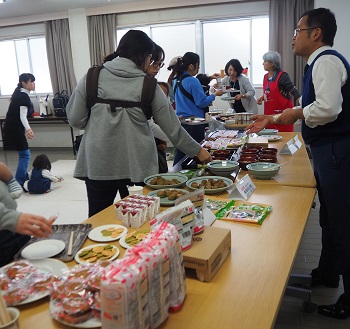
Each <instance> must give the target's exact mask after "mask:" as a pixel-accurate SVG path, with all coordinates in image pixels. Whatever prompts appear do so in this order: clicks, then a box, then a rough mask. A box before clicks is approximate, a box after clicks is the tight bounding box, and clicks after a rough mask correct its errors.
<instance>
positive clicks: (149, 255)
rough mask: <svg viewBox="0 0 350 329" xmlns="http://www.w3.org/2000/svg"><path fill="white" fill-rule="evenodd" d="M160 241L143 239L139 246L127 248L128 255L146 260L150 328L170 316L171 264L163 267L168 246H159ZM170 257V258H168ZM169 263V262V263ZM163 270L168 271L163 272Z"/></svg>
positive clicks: (155, 326)
mask: <svg viewBox="0 0 350 329" xmlns="http://www.w3.org/2000/svg"><path fill="white" fill-rule="evenodd" d="M157 244H158V241H153V242H151V241H149V240H148V239H145V240H143V241H142V242H141V243H140V244H138V245H137V246H134V247H133V248H130V249H128V250H126V252H125V255H126V256H131V255H134V256H137V257H139V258H141V259H143V260H144V264H145V267H146V270H147V276H148V306H149V314H150V328H151V329H153V328H157V327H158V326H159V325H160V324H161V323H162V322H164V321H165V319H166V318H167V317H168V308H169V304H168V300H169V293H170V290H169V266H167V267H166V266H164V268H163V257H165V255H167V251H166V246H165V244H164V243H161V245H162V246H159V245H158V246H157V247H156V245H157ZM167 259H168V258H167ZM168 264H169V263H168ZM163 270H164V271H166V272H165V273H163Z"/></svg>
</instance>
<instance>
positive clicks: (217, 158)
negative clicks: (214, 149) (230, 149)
mask: <svg viewBox="0 0 350 329" xmlns="http://www.w3.org/2000/svg"><path fill="white" fill-rule="evenodd" d="M211 158H212V159H213V160H226V158H225V157H216V156H213V157H211Z"/></svg>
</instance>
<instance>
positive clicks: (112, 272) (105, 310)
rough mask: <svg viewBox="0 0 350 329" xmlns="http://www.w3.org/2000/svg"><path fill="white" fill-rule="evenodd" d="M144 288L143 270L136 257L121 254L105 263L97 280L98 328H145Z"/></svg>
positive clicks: (146, 311) (147, 315)
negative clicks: (99, 287)
mask: <svg viewBox="0 0 350 329" xmlns="http://www.w3.org/2000/svg"><path fill="white" fill-rule="evenodd" d="M147 291H148V279H147V272H146V268H145V265H144V261H143V260H142V259H140V258H139V257H135V256H130V257H124V258H123V259H119V260H116V261H114V262H112V263H111V264H110V265H109V266H107V267H106V268H105V270H104V274H103V276H102V280H101V294H100V298H101V321H102V328H104V329H114V328H118V329H132V328H140V329H147V328H149V307H148V305H147V303H148V298H147V296H148V294H147Z"/></svg>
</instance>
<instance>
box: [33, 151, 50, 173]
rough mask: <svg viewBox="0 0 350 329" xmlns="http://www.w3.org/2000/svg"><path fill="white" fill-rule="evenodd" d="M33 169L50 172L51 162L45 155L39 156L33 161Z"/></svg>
mask: <svg viewBox="0 0 350 329" xmlns="http://www.w3.org/2000/svg"><path fill="white" fill-rule="evenodd" d="M33 168H35V169H47V170H51V162H50V160H49V158H48V157H47V155H46V154H39V155H38V156H37V157H36V158H35V159H34V161H33Z"/></svg>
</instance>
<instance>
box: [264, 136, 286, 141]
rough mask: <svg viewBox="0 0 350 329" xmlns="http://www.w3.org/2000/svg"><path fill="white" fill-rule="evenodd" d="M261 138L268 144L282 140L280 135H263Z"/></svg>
mask: <svg viewBox="0 0 350 329" xmlns="http://www.w3.org/2000/svg"><path fill="white" fill-rule="evenodd" d="M263 137H265V138H267V140H268V141H269V142H276V141H279V140H280V139H282V136H281V135H264V136H263Z"/></svg>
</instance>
